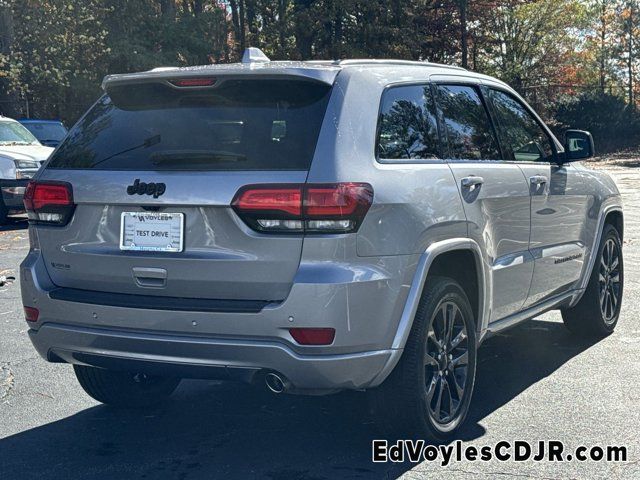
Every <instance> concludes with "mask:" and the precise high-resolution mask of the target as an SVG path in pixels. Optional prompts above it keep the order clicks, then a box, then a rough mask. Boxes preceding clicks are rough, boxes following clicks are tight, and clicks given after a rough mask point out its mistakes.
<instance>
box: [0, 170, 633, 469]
mask: <svg viewBox="0 0 640 480" xmlns="http://www.w3.org/2000/svg"><path fill="white" fill-rule="evenodd" d="M630 165H631V166H632V167H637V165H638V163H637V162H636V163H635V164H633V163H624V162H622V163H620V164H618V165H608V166H607V167H606V168H607V169H609V170H610V171H611V172H612V173H613V175H614V176H615V178H616V180H617V182H618V185H619V188H620V189H621V191H622V192H623V195H624V202H625V241H624V256H625V296H624V300H623V308H622V315H621V318H620V322H619V325H618V328H617V329H616V331H615V333H614V334H613V335H611V336H609V337H607V338H605V339H603V340H600V341H585V340H580V339H577V338H575V337H573V336H572V335H571V334H570V333H569V332H568V331H567V330H566V329H565V328H564V326H563V325H562V321H561V319H560V315H559V313H558V312H550V313H548V314H546V315H543V316H541V317H539V318H536V319H534V320H532V321H529V322H526V323H525V324H522V325H520V326H518V327H516V328H514V329H512V330H510V331H508V332H506V333H505V334H501V335H498V336H496V337H494V338H491V339H489V340H488V341H487V342H486V343H485V344H484V345H483V346H482V348H481V349H480V351H479V367H478V376H477V381H476V391H475V394H474V399H473V406H472V408H471V412H470V414H469V418H468V420H467V423H466V426H465V427H464V429H463V430H462V431H461V432H460V435H459V437H460V439H462V440H463V442H464V443H463V445H464V446H467V445H475V446H477V447H482V446H484V445H495V444H496V443H497V442H500V441H515V440H525V441H529V442H531V443H537V442H539V441H544V440H558V441H562V442H564V445H565V448H566V449H567V450H573V449H575V448H576V447H577V446H579V445H587V446H596V445H597V446H601V447H606V446H607V445H622V446H626V447H627V449H628V452H627V461H626V462H608V463H607V462H595V461H586V462H578V461H575V460H574V461H571V462H561V463H560V462H553V463H552V462H535V461H532V460H530V461H527V462H515V461H513V460H509V461H506V462H501V461H498V460H492V461H490V462H480V461H475V462H471V461H463V462H458V463H452V464H450V465H448V466H446V467H442V466H440V464H439V463H437V464H436V463H432V462H428V461H423V462H421V463H410V462H399V463H373V462H372V460H371V458H372V448H371V441H372V440H373V439H376V438H380V437H381V434H380V433H379V432H378V430H377V429H376V427H375V424H374V423H373V421H372V419H371V416H370V414H369V411H368V407H367V402H366V398H365V395H364V394H362V393H359V392H351V393H343V394H338V395H332V396H328V397H298V396H288V395H279V396H276V395H273V394H269V393H267V392H265V391H263V390H261V389H257V388H254V387H250V386H245V385H239V384H225V383H221V382H213V381H185V382H183V383H182V385H181V386H180V388H179V390H178V391H177V392H176V394H175V395H174V396H173V397H172V398H171V399H170V401H169V402H168V403H167V404H166V405H163V406H162V407H158V408H155V409H151V410H147V411H143V412H131V411H121V410H116V409H112V408H109V407H105V406H102V405H100V404H98V403H97V402H95V401H93V400H92V399H91V398H89V397H88V396H87V395H86V394H85V393H84V392H83V391H82V389H81V388H80V386H79V385H78V384H77V382H76V380H75V377H74V375H73V371H72V368H71V367H70V366H69V365H60V364H50V363H47V362H45V361H44V360H42V359H41V358H40V357H38V356H37V355H36V352H35V350H34V349H33V348H32V346H31V344H30V342H29V339H28V337H27V325H26V323H25V321H24V319H23V314H22V302H21V299H20V289H19V283H18V281H17V280H16V281H15V282H13V283H8V284H6V285H4V286H0V479H2V480H4V479H39V480H40V479H65V480H66V479H129V478H136V479H209V478H232V479H235V478H237V479H253V478H256V479H262V478H265V479H271V480H321V479H334V478H345V479H357V478H362V479H364V478H398V477H404V478H411V479H413V478H468V477H473V478H488V479H489V478H491V479H493V478H506V477H519V478H546V479H552V478H553V479H555V478H602V479H605V478H606V479H609V478H640V323H639V321H638V316H637V314H636V312H637V309H638V306H639V305H640V289H639V281H640V276H639V275H638V274H639V270H640V265H639V262H638V260H639V258H640V217H639V216H638V213H639V210H640V192H638V187H637V186H638V184H640V170H639V169H638V168H630V167H629V166H630ZM27 251H28V238H27V230H26V222H25V221H24V220H16V221H15V222H13V223H12V224H10V225H9V226H7V227H2V228H0V276H2V275H5V276H9V277H11V276H14V277H17V276H18V273H19V272H18V265H19V263H20V261H21V260H22V259H23V258H24V256H25V255H26V253H27ZM389 440H394V439H389Z"/></svg>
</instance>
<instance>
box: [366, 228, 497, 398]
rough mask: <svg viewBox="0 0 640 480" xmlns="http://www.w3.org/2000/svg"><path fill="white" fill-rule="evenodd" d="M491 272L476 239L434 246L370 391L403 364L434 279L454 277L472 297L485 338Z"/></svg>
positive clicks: (423, 258)
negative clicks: (429, 282)
mask: <svg viewBox="0 0 640 480" xmlns="http://www.w3.org/2000/svg"><path fill="white" fill-rule="evenodd" d="M469 268H472V269H473V272H474V273H475V275H474V276H470V275H468V269H469ZM487 270H488V269H487V268H485V265H484V262H483V260H482V251H481V249H480V246H479V245H478V244H477V243H476V242H475V241H474V240H472V239H469V238H453V239H449V240H443V241H439V242H435V243H433V244H431V245H430V246H429V248H427V250H426V251H425V252H424V253H423V254H422V255H421V256H420V260H419V261H418V266H417V268H416V272H415V274H414V276H413V281H412V283H411V287H410V289H409V294H408V296H407V301H406V303H405V306H404V309H403V311H402V316H401V318H400V322H399V324H398V329H397V331H396V335H395V337H394V339H393V343H392V345H391V349H392V351H393V353H392V354H391V356H390V357H389V360H388V361H387V363H386V364H385V366H384V367H383V369H382V370H381V372H380V373H379V374H378V375H377V376H376V378H375V379H374V380H373V381H372V382H371V385H370V387H375V386H378V385H380V384H381V383H382V382H383V381H384V380H385V379H386V378H387V376H388V375H389V374H390V373H391V372H392V371H393V369H394V368H395V366H396V364H397V363H398V361H399V360H400V357H401V356H402V351H403V349H404V346H405V344H406V343H407V339H408V338H409V334H410V332H411V327H412V326H413V320H414V318H415V316H416V312H417V310H418V304H419V303H420V299H421V298H422V293H423V291H424V288H425V285H426V282H427V280H428V278H429V276H430V275H432V276H433V275H441V276H446V277H450V278H453V279H454V280H456V281H458V282H459V283H460V284H461V286H462V288H463V289H464V290H465V293H466V294H467V297H469V302H470V303H471V306H472V309H473V312H474V316H475V322H476V332H477V334H478V335H477V338H478V339H479V338H481V331H482V328H483V325H484V321H485V319H486V318H487V315H486V309H487V305H488V302H487V298H489V297H488V295H489V292H488V288H490V285H491V283H490V282H489V281H488V278H487V275H488V274H489V273H488V272H487ZM465 277H466V278H465ZM474 290H475V292H474Z"/></svg>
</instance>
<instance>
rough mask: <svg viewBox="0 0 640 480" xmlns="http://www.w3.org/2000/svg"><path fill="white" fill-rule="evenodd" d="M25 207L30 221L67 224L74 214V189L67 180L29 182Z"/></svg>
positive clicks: (25, 196)
mask: <svg viewBox="0 0 640 480" xmlns="http://www.w3.org/2000/svg"><path fill="white" fill-rule="evenodd" d="M24 207H25V209H26V210H27V216H28V217H29V222H30V223H36V224H45V225H59V226H62V225H66V224H67V223H69V220H70V219H71V217H72V216H73V212H74V210H75V207H76V206H75V204H74V203H73V189H72V188H71V184H69V183H67V182H48V181H47V182H38V181H32V182H29V183H28V184H27V189H26V191H25V193H24Z"/></svg>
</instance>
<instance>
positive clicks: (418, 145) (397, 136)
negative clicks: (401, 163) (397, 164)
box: [377, 85, 439, 160]
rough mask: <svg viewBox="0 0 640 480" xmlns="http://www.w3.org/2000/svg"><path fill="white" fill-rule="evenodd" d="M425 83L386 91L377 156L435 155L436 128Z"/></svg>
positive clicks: (422, 156)
mask: <svg viewBox="0 0 640 480" xmlns="http://www.w3.org/2000/svg"><path fill="white" fill-rule="evenodd" d="M433 112H434V108H433V97H432V95H431V88H430V87H429V86H428V85H411V86H404V87H393V88H390V89H388V90H386V91H385V93H384V94H383V97H382V106H381V109H380V118H379V119H378V122H379V125H380V127H379V136H378V145H377V151H378V157H379V158H382V159H386V160H402V159H429V158H438V146H439V145H438V129H437V124H436V119H435V116H434V114H433Z"/></svg>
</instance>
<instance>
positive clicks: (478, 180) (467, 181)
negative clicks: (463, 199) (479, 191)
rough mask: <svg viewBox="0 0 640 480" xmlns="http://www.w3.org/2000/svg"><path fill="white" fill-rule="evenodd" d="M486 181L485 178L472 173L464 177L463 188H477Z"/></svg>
mask: <svg viewBox="0 0 640 480" xmlns="http://www.w3.org/2000/svg"><path fill="white" fill-rule="evenodd" d="M483 183H484V178H482V177H477V176H475V175H470V176H468V177H464V178H463V179H462V188H475V187H477V186H479V185H482V184H483Z"/></svg>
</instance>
